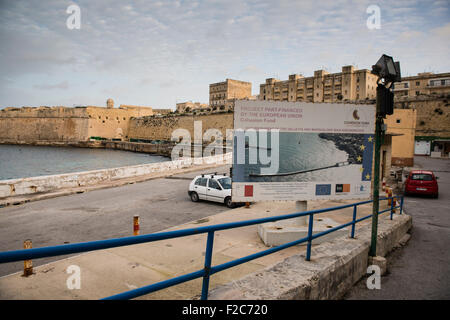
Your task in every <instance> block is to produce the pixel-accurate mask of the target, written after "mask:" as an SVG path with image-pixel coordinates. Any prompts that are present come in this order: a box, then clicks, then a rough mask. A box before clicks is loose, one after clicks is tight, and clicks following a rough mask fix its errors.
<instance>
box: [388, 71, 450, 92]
mask: <svg viewBox="0 0 450 320" xmlns="http://www.w3.org/2000/svg"><path fill="white" fill-rule="evenodd" d="M448 93H450V73H436V74H435V73H432V72H423V73H419V74H417V76H412V77H403V78H402V81H401V82H398V83H395V84H394V96H395V97H396V98H408V97H419V96H431V97H433V96H440V95H442V94H448Z"/></svg>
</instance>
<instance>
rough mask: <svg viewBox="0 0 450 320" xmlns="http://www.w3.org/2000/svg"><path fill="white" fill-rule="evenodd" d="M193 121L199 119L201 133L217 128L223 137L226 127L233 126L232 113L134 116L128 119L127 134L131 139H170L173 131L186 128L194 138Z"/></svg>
mask: <svg viewBox="0 0 450 320" xmlns="http://www.w3.org/2000/svg"><path fill="white" fill-rule="evenodd" d="M195 121H201V125H202V133H204V132H205V131H207V130H208V129H218V130H220V131H221V132H222V135H223V137H224V139H225V136H226V129H232V128H233V113H213V114H209V115H198V116H197V115H185V116H165V117H143V118H135V119H131V120H130V128H129V132H128V136H129V138H133V139H147V140H170V139H171V136H172V132H173V131H175V130H176V129H186V130H188V131H189V133H190V134H191V139H194V122H195Z"/></svg>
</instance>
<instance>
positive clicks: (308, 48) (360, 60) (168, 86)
mask: <svg viewBox="0 0 450 320" xmlns="http://www.w3.org/2000/svg"><path fill="white" fill-rule="evenodd" d="M72 3H73V2H72V1H66V0H64V1H60V0H43V1H39V2H36V3H30V2H26V1H10V2H4V3H2V9H1V10H0V25H1V26H2V28H0V43H1V44H2V45H1V46H0V70H1V71H2V72H1V75H0V81H1V82H0V85H1V86H2V88H1V89H2V90H1V92H3V93H6V96H5V95H1V96H0V106H3V105H4V103H6V102H5V101H7V102H8V103H9V104H10V103H11V101H17V102H16V103H17V104H18V105H20V104H33V103H34V104H37V105H39V104H41V103H42V102H41V101H42V99H44V98H45V99H48V98H49V97H48V96H47V97H42V94H40V92H39V91H40V90H50V89H60V90H53V91H52V96H51V97H50V98H52V99H54V101H57V100H58V99H60V100H64V101H66V99H69V97H71V96H77V94H78V93H79V92H77V91H75V90H82V91H83V92H84V93H85V96H86V97H95V98H94V99H95V100H96V101H99V102H98V103H100V102H101V103H102V105H103V104H104V100H105V97H104V95H105V93H107V94H108V95H111V96H113V98H114V99H115V100H120V99H125V98H126V99H127V102H126V103H130V104H137V102H133V100H136V101H143V103H145V104H146V105H154V106H166V107H169V106H171V105H172V104H173V100H174V98H173V92H172V91H173V90H175V91H177V93H176V94H178V93H179V96H183V97H185V96H186V97H188V98H189V99H191V100H196V101H197V100H201V101H207V100H208V85H209V83H213V82H218V81H222V80H223V79H225V78H227V77H228V78H239V79H241V80H245V81H251V82H252V83H253V88H258V87H259V84H260V83H263V82H264V81H265V77H269V76H272V75H275V74H277V75H279V77H280V78H281V79H286V78H287V76H288V75H289V74H292V73H295V72H299V71H302V73H303V74H304V75H305V76H310V75H312V74H313V71H314V70H317V69H318V68H320V67H322V66H324V67H326V68H328V69H329V70H330V71H331V72H339V71H340V70H341V67H342V65H346V64H352V63H355V64H357V65H358V66H359V67H360V68H369V67H370V66H371V65H372V64H373V63H374V62H375V61H376V60H378V58H379V56H380V55H381V54H382V53H391V54H393V55H394V54H395V58H396V59H398V60H400V61H401V65H402V70H408V72H410V73H417V72H421V71H423V69H424V68H432V69H433V70H436V71H441V72H446V71H448V68H449V63H448V62H447V61H450V59H449V58H450V54H449V49H448V45H446V42H447V41H446V39H448V36H449V29H450V27H449V26H448V24H447V22H448V17H449V11H448V9H449V3H448V1H435V2H428V1H409V0H408V1H403V0H398V1H395V2H394V3H393V2H391V1H387V0H384V1H378V3H377V5H379V6H380V9H381V23H382V26H381V29H380V30H368V29H367V27H366V20H367V18H368V14H367V13H366V9H367V7H368V6H369V5H370V4H372V1H344V0H333V1H332V0H324V1H321V2H320V5H319V3H318V2H317V1H316V0H303V1H288V0H280V1H277V2H273V1H268V0H264V1H240V0H215V1H144V0H135V1H122V0H109V1H106V0H96V1H87V0H79V1H77V2H76V3H77V4H78V5H79V6H80V9H81V29H80V30H69V29H67V27H66V19H67V17H68V14H67V13H66V11H65V10H66V8H67V7H68V6H69V5H70V4H72ZM430 48H433V49H430ZM435 48H437V49H438V50H439V52H437V51H436V50H435ZM5 78H7V79H9V80H8V81H4V79H5ZM41 79H46V80H45V81H46V82H48V83H50V84H47V85H45V84H41V83H39V84H37V85H32V84H33V83H38V81H43V80H41ZM66 79H70V84H71V86H69V84H68V83H67V82H66V85H67V87H66V88H64V81H65V80H66ZM45 81H44V82H45ZM93 81H95V83H96V85H95V88H94V87H93V86H92V85H89V84H90V83H93ZM30 83H31V85H30ZM58 85H59V86H60V87H58ZM13 88H14V89H16V90H12V89H13ZM19 88H20V90H19ZM24 88H26V89H24ZM61 89H63V90H61ZM114 89H117V90H114ZM23 90H28V91H27V94H26V95H25V94H20V95H16V94H15V93H16V92H22V91H23ZM171 90H172V91H171ZM8 92H10V93H8ZM69 92H70V95H69V94H68V93H69ZM64 93H67V94H65V95H64ZM116 95H117V96H116ZM33 96H34V98H33V99H32V100H33V101H28V100H27V101H23V99H25V98H24V97H27V99H29V97H33ZM130 100H131V101H130ZM46 103H47V104H48V102H46ZM94 103H96V102H95V101H93V102H91V104H94Z"/></svg>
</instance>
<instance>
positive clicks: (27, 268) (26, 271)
mask: <svg viewBox="0 0 450 320" xmlns="http://www.w3.org/2000/svg"><path fill="white" fill-rule="evenodd" d="M32 247H33V243H32V242H31V240H30V239H27V240H25V241H24V242H23V248H24V249H31V248H32ZM32 274H33V262H32V261H31V260H24V261H23V276H24V277H28V276H31V275H32Z"/></svg>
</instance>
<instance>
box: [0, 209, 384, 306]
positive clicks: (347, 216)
mask: <svg viewBox="0 0 450 320" xmlns="http://www.w3.org/2000/svg"><path fill="white" fill-rule="evenodd" d="M351 202H356V201H311V202H309V203H308V210H312V209H316V208H323V207H332V206H337V205H342V204H343V203H351ZM384 207H386V206H385V205H382V206H381V208H384ZM292 212H295V203H294V202H273V203H258V204H254V205H252V206H251V208H249V209H247V208H245V207H240V208H236V209H233V210H227V211H225V212H221V213H218V214H216V215H212V216H209V217H207V218H202V219H197V220H194V221H191V222H189V223H185V224H182V225H180V226H177V227H173V228H169V229H166V231H169V230H177V229H185V228H192V227H198V226H205V225H210V224H218V223H225V222H232V221H241V220H248V219H255V218H260V217H267V216H274V215H280V214H287V213H292ZM352 212H353V210H352V209H351V208H348V209H345V210H340V211H336V212H332V213H323V214H320V215H318V216H316V218H317V219H320V218H323V217H327V218H331V219H333V220H335V221H337V222H340V223H344V222H348V221H350V220H351V216H352ZM370 213H371V205H364V206H361V208H360V209H359V210H358V217H362V216H364V215H368V214H370ZM369 222H370V219H368V220H365V222H364V224H366V223H369ZM362 225H363V224H360V225H359V227H361V226H362ZM256 228H257V226H248V227H243V228H239V229H231V230H224V231H220V232H216V234H215V241H214V253H213V260H212V263H213V265H216V264H220V263H223V262H226V261H230V260H233V259H236V258H239V257H242V256H245V255H248V254H252V253H255V252H258V251H261V250H263V249H265V248H267V247H265V246H264V245H263V243H262V242H261V240H260V239H259V238H258V235H257V231H256ZM357 230H358V228H357ZM205 246H206V235H195V236H189V237H184V238H177V239H171V240H165V241H158V242H153V243H147V244H140V245H134V246H127V247H120V248H113V249H108V250H101V251H94V252H89V253H85V254H81V255H78V256H73V257H69V258H67V259H64V260H59V261H55V262H51V263H49V264H46V265H42V266H39V267H36V268H35V270H34V271H35V274H34V275H32V276H30V277H28V278H25V277H22V276H21V272H19V273H15V274H11V275H8V276H4V277H2V278H0V299H99V298H103V297H107V296H110V295H113V294H117V293H120V292H123V291H127V290H130V289H133V288H137V287H141V286H145V285H148V284H151V283H155V282H157V281H161V280H165V279H168V278H172V277H175V276H179V275H182V274H185V273H189V272H192V271H196V270H199V269H202V268H203V263H204V252H205ZM303 250H304V246H294V247H291V248H288V249H286V250H282V251H280V252H277V253H275V254H272V255H269V256H266V257H263V258H259V259H257V260H253V261H251V262H248V263H245V264H242V265H239V266H236V267H234V268H231V269H228V270H226V271H223V272H220V273H218V274H215V275H213V276H212V277H211V280H210V288H214V287H215V286H217V285H219V284H224V283H228V282H230V281H233V280H237V279H239V278H241V277H242V276H244V275H246V274H249V273H253V272H255V271H257V270H261V269H264V268H266V267H268V266H270V265H273V264H275V263H277V262H279V261H281V260H283V259H285V258H287V257H289V256H292V255H294V254H298V253H299V252H302V251H303ZM70 265H76V266H79V267H80V270H81V289H79V290H78V289H73V290H70V289H68V287H67V285H66V281H67V279H68V278H69V276H70V275H69V274H67V273H66V270H67V268H68V266H70ZM200 291H201V279H197V280H193V281H190V282H187V283H184V284H180V285H177V286H174V287H171V288H168V289H165V290H162V291H159V292H156V293H152V294H149V295H146V296H143V297H140V298H139V299H192V298H194V297H196V296H198V295H199V294H200Z"/></svg>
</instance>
